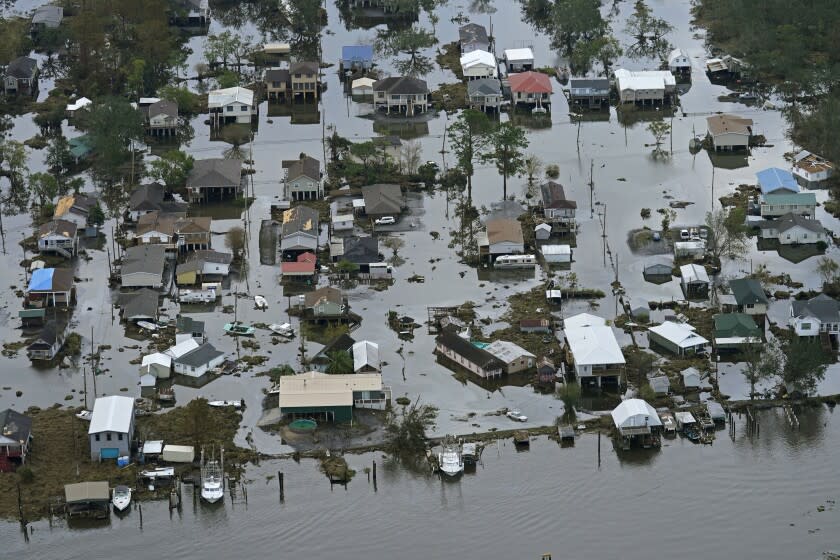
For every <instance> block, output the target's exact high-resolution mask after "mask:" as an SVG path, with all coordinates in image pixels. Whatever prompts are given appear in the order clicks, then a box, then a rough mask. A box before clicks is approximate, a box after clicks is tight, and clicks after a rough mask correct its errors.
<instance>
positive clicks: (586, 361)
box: [566, 326, 625, 366]
mask: <svg viewBox="0 0 840 560" xmlns="http://www.w3.org/2000/svg"><path fill="white" fill-rule="evenodd" d="M566 342H567V343H568V345H569V349H570V350H571V351H572V355H573V356H574V360H575V365H577V366H591V365H601V364H623V363H625V362H624V354H622V353H621V348H619V346H618V341H617V340H616V339H615V333H614V332H613V330H612V328H611V327H606V326H592V327H572V328H569V327H568V326H567V327H566Z"/></svg>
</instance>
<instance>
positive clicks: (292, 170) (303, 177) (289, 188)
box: [281, 153, 324, 200]
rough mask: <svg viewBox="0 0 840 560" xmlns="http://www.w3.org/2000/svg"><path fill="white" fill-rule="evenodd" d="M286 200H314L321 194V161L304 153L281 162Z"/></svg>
mask: <svg viewBox="0 0 840 560" xmlns="http://www.w3.org/2000/svg"><path fill="white" fill-rule="evenodd" d="M281 166H282V168H283V172H284V177H283V183H284V185H285V196H286V200H316V199H319V198H321V197H322V196H323V194H324V193H323V190H322V189H321V162H320V161H318V160H317V159H315V158H313V157H310V156H308V155H306V154H304V153H301V154H300V157H299V158H298V159H292V160H283V161H282V162H281Z"/></svg>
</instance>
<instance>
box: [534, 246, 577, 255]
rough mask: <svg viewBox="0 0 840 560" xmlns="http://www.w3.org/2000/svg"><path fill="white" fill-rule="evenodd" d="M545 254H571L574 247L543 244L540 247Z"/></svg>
mask: <svg viewBox="0 0 840 560" xmlns="http://www.w3.org/2000/svg"><path fill="white" fill-rule="evenodd" d="M540 251H541V252H542V254H543V255H571V254H572V248H571V247H570V246H569V245H543V246H542V247H540Z"/></svg>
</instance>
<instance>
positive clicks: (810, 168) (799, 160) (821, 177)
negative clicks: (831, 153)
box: [793, 150, 834, 183]
mask: <svg viewBox="0 0 840 560" xmlns="http://www.w3.org/2000/svg"><path fill="white" fill-rule="evenodd" d="M832 173H834V164H833V163H831V162H830V161H828V160H827V159H825V158H823V157H820V156H818V155H817V154H812V153H811V152H809V151H808V150H802V151H801V152H799V153H798V154H796V156H794V158H793V174H794V175H796V176H797V177H801V178H802V179H804V180H805V181H807V182H808V183H821V182H822V181H825V180H826V179H828V178H829V177H831V175H832Z"/></svg>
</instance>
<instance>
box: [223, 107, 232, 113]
mask: <svg viewBox="0 0 840 560" xmlns="http://www.w3.org/2000/svg"><path fill="white" fill-rule="evenodd" d="M225 111H227V112H228V113H232V112H233V105H228V106H227V107H225Z"/></svg>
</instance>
